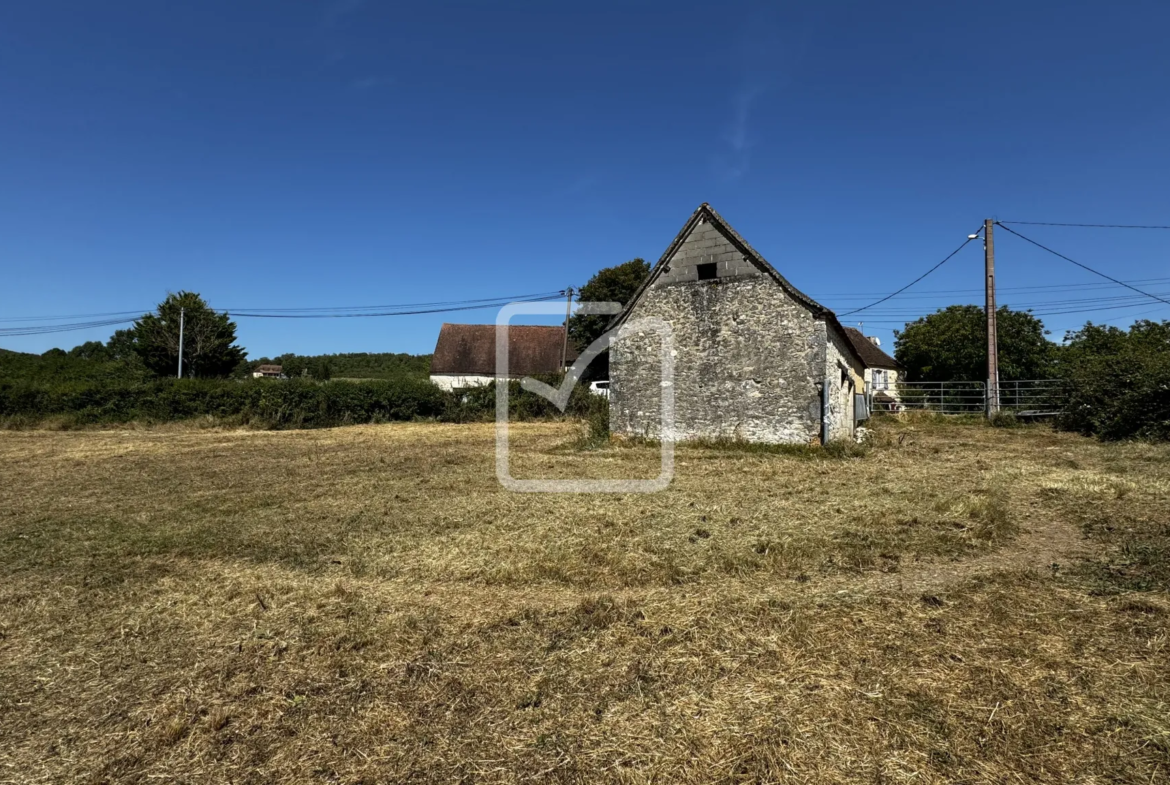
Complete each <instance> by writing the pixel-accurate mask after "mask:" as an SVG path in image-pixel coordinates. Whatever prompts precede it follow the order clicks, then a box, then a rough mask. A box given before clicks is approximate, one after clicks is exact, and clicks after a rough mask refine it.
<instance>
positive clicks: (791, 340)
mask: <svg viewBox="0 0 1170 785" xmlns="http://www.w3.org/2000/svg"><path fill="white" fill-rule="evenodd" d="M710 263H714V264H716V265H717V271H718V277H717V278H715V279H714V280H699V277H698V267H697V266H698V265H700V264H710ZM645 317H657V318H659V319H662V320H663V321H665V322H666V323H668V324H669V325H670V326H671V329H672V331H673V344H674V355H673V361H674V380H673V390H674V405H675V428H676V433H675V436H676V438H679V439H694V438H706V437H709V438H718V437H729V438H741V439H746V440H749V441H757V442H789V443H807V442H814V441H817V440H818V439H819V438H820V435H821V389H822V386H823V384H824V382H825V376H826V364H825V360H826V353H827V352H828V351H829V348H828V346H829V343H830V342H829V341H828V339H827V335H826V329H825V324H824V322H823V321H818V320H817V319H815V318H814V317H813V315H812V314H811V313H810V312H809V310H808V309H807V308H805V307H804V306H803V305H801V304H800V303H798V302H796V301H795V300H793V299H792V298H791V297H789V296H788V294H787V293H786V292H785V291H784V290H783V289H782V288H781V287H780V286H779V284H777V283H776V281H775V280H773V279H772V278H771V277H770V276H769V275H767V274H766V273H764V272H763V271H761V270H759V269H758V268H756V267H755V266H754V265H753V264H752V263H751V262H749V261H747V260H745V259H744V258H743V255H742V254H741V253H740V252H739V251H738V250H736V249H735V246H733V245H732V244H731V243H730V242H729V241H728V240H727V239H726V238H724V237H723V235H722V234H721V233H720V232H719V230H718V229H716V228H715V227H713V226H712V225H710V224H700V225H699V226H698V227H696V229H695V230H694V231H693V232H692V233H691V235H690V236H689V237H688V238H687V241H686V242H684V243H683V244H682V245H681V246H680V247H679V249H678V251H677V252H676V253H675V255H674V257H673V258H672V259H671V260H670V262H669V266H668V268H667V269H666V270H665V271H664V272H663V274H662V275H661V276H660V277H659V278H658V279H657V280H656V281H655V283H654V284H653V285H652V286H651V287H650V288H648V289H647V290H646V291H645V292H643V294H642V297H641V299H640V300H639V301H638V303H637V304H636V305H635V306H634V308H633V310H632V311H631V313H630V315H629V318H628V319H627V321H626V323H625V324H624V325H623V327H622V329H621V330H620V331H619V334H618V338H617V340H616V341H615V342H614V345H613V347H612V349H611V352H610V380H611V388H610V418H611V427H612V428H613V430H614V432H615V433H620V434H628V435H639V436H648V437H657V436H659V435H661V434H660V432H659V430H660V429H659V426H660V422H661V421H660V409H659V406H660V402H661V400H662V389H661V385H662V375H661V364H660V362H659V350H658V346H659V337H658V336H657V335H656V334H655V333H653V332H648V331H647V332H640V331H638V329H637V321H638V320H639V319H642V318H645ZM838 392H839V391H838ZM838 398H840V396H839V395H838ZM840 400H841V401H843V398H841V399H840ZM842 405H843V404H842ZM839 409H841V407H839ZM846 416H847V417H848V418H849V421H848V427H849V431H850V432H852V419H851V418H852V401H849V408H848V413H847V415H846V413H845V412H844V410H843V409H841V410H840V411H839V412H838V413H837V414H835V415H834V422H837V421H838V420H840V421H844V420H845V417H846ZM839 430H843V429H842V428H837V427H834V431H839Z"/></svg>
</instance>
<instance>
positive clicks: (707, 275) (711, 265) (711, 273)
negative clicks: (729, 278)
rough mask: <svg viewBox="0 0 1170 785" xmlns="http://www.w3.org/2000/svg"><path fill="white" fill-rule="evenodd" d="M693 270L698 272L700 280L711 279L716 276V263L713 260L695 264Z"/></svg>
mask: <svg viewBox="0 0 1170 785" xmlns="http://www.w3.org/2000/svg"><path fill="white" fill-rule="evenodd" d="M695 270H696V271H698V273H699V280H700V281H713V280H715V278H716V277H717V272H718V265H717V264H716V263H715V262H708V263H707V264H696V265H695Z"/></svg>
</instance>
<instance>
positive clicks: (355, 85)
mask: <svg viewBox="0 0 1170 785" xmlns="http://www.w3.org/2000/svg"><path fill="white" fill-rule="evenodd" d="M393 83H394V78H393V77H390V76H363V77H361V78H359V79H354V80H353V81H352V82H350V83H349V89H350V90H353V91H355V92H359V93H362V92H366V91H368V90H373V89H374V88H377V87H385V86H387V85H390V84H393Z"/></svg>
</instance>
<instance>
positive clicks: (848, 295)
mask: <svg viewBox="0 0 1170 785" xmlns="http://www.w3.org/2000/svg"><path fill="white" fill-rule="evenodd" d="M1126 283H1131V284H1146V283H1153V284H1164V283H1170V278H1141V279H1132V280H1129V281H1126ZM1113 286H1114V284H1110V283H1098V282H1090V283H1067V284H1049V285H1037V286H1001V287H997V288H996V291H998V292H1049V291H1051V292H1057V291H1064V290H1075V289H1090V290H1100V291H1108V290H1110V289H1112V287H1113ZM939 294H980V295H981V294H983V290H982V289H919V290H918V291H917V292H915V293H914V294H909V295H906V296H905V297H903V298H902V299H904V300H909V299H920V300H924V299H929V298H932V297H934V296H935V295H939ZM810 295H811V296H813V297H814V298H815V299H818V300H833V299H866V300H867V299H869V298H871V297H880V296H882V295H880V294H878V293H875V292H865V293H862V292H835V293H831V294H830V293H824V292H817V293H811V292H810Z"/></svg>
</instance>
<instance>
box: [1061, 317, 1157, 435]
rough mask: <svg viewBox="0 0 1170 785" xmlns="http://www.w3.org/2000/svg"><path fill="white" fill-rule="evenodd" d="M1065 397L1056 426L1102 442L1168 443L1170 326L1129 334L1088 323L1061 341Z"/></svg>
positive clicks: (1142, 325) (1142, 324)
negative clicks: (1066, 387) (1143, 440)
mask: <svg viewBox="0 0 1170 785" xmlns="http://www.w3.org/2000/svg"><path fill="white" fill-rule="evenodd" d="M1059 368H1060V373H1061V375H1062V376H1063V377H1064V378H1065V379H1067V380H1068V382H1069V387H1070V397H1069V400H1068V402H1067V404H1066V406H1065V408H1064V412H1063V413H1062V414H1061V416H1060V417H1059V418H1058V421H1057V422H1058V425H1060V427H1062V428H1064V429H1066V430H1071V431H1076V432H1078V433H1082V434H1085V435H1086V436H1088V435H1095V436H1099V437H1100V438H1102V439H1127V438H1131V437H1139V438H1147V439H1160V440H1170V321H1164V322H1152V321H1149V320H1148V319H1142V320H1140V321H1138V322H1135V323H1134V324H1133V326H1132V327H1130V329H1129V330H1122V329H1119V328H1117V327H1107V326H1103V325H1095V324H1093V323H1091V322H1090V323H1088V324H1086V325H1085V326H1084V327H1082V328H1081V329H1080V330H1077V331H1075V332H1070V333H1068V334H1067V335H1066V336H1065V346H1064V348H1063V349H1061V352H1060V362H1059Z"/></svg>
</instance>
